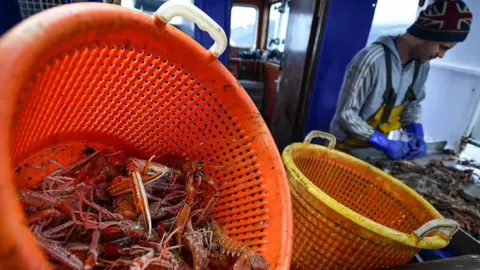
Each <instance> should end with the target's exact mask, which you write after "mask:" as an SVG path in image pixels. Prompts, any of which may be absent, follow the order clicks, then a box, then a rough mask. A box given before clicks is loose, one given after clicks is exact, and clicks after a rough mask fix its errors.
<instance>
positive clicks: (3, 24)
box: [0, 0, 22, 35]
mask: <svg viewBox="0 0 480 270" xmlns="http://www.w3.org/2000/svg"><path fill="white" fill-rule="evenodd" d="M0 2H1V3H0V35H3V33H5V32H7V31H8V29H10V28H11V27H12V26H14V25H15V24H17V23H18V22H20V21H21V20H22V17H21V15H20V9H19V8H18V2H17V0H2V1H0Z"/></svg>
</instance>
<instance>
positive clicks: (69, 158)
mask: <svg viewBox="0 0 480 270" xmlns="http://www.w3.org/2000/svg"><path fill="white" fill-rule="evenodd" d="M105 148H107V146H106V145H104V144H101V143H96V142H91V143H90V142H71V143H62V144H57V145H53V146H50V147H49V148H46V149H43V150H41V151H39V152H37V153H35V154H33V155H32V156H30V157H28V158H27V159H25V161H23V162H20V164H16V167H15V181H16V182H17V185H18V188H26V187H30V186H32V185H35V184H36V183H38V182H40V181H41V180H42V179H43V177H44V176H46V175H48V174H50V173H51V172H53V171H55V170H57V169H60V168H61V167H66V166H69V165H71V164H72V163H75V162H78V161H80V160H81V159H83V158H86V157H88V156H90V155H91V154H93V153H95V152H97V151H99V150H102V149H105Z"/></svg>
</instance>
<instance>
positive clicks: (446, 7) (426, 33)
mask: <svg viewBox="0 0 480 270" xmlns="http://www.w3.org/2000/svg"><path fill="white" fill-rule="evenodd" d="M471 24H472V13H471V12H470V9H469V8H468V6H467V5H466V4H465V3H464V2H463V1H462V0H437V1H435V2H433V3H432V4H430V5H429V6H428V7H427V8H426V9H425V10H423V11H422V12H420V15H419V16H418V18H417V21H415V23H414V24H413V25H412V26H410V28H408V29H407V32H408V33H410V34H411V35H413V36H415V37H417V38H421V39H424V40H432V41H443V42H461V41H464V40H465V39H466V38H467V35H468V32H469V31H470V25H471Z"/></svg>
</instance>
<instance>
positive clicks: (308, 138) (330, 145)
mask: <svg viewBox="0 0 480 270" xmlns="http://www.w3.org/2000/svg"><path fill="white" fill-rule="evenodd" d="M314 138H322V139H325V140H327V143H328V148H330V149H333V148H334V147H335V144H337V138H335V136H333V135H332V134H330V133H327V132H323V131H319V130H312V131H310V132H309V133H308V134H307V136H306V137H305V140H304V141H305V142H307V143H311V142H312V140H313V139H314Z"/></svg>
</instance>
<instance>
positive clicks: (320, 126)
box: [306, 0, 377, 132]
mask: <svg viewBox="0 0 480 270" xmlns="http://www.w3.org/2000/svg"><path fill="white" fill-rule="evenodd" d="M329 2H330V3H329V7H328V13H327V18H326V23H325V28H324V34H323V40H322V45H321V49H320V54H319V61H318V65H317V72H316V75H315V83H314V88H313V90H312V93H311V95H310V101H309V102H310V111H309V113H308V119H307V125H306V129H307V130H306V132H308V131H310V130H312V129H317V130H323V131H328V128H329V125H330V121H331V120H332V118H333V115H334V114H335V110H336V107H337V99H338V94H339V92H340V87H341V86H342V81H343V75H344V73H345V68H346V66H347V65H348V63H349V62H350V60H351V59H352V58H353V56H354V55H355V53H357V52H358V51H359V50H360V49H362V48H363V47H365V45H366V42H367V38H368V34H369V33H370V27H371V25H372V20H373V14H374V13H375V5H376V3H377V0H330V1H329Z"/></svg>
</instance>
